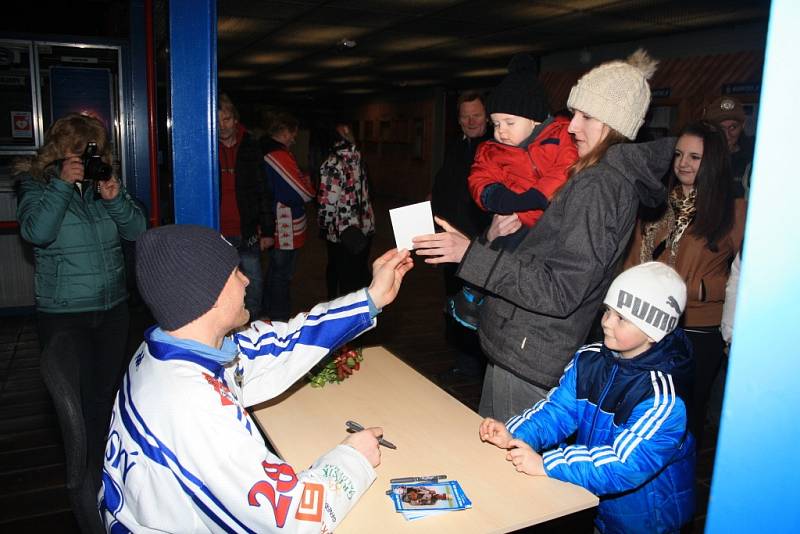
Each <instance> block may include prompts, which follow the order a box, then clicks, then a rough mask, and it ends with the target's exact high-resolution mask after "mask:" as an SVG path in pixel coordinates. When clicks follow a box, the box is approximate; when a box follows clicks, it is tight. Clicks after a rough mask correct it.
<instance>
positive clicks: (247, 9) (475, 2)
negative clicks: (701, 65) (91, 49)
mask: <svg viewBox="0 0 800 534" xmlns="http://www.w3.org/2000/svg"><path fill="white" fill-rule="evenodd" d="M217 10H218V18H219V24H218V34H219V35H218V36H219V46H218V58H219V60H218V63H219V80H220V86H221V87H222V88H223V89H224V90H226V91H230V92H235V93H237V94H238V95H241V96H244V95H245V94H247V93H251V94H253V95H255V94H258V95H261V96H262V97H263V96H264V95H272V96H273V98H276V99H281V100H283V99H286V98H290V99H291V98H301V99H325V98H328V97H344V96H348V95H351V96H360V97H363V96H365V95H370V94H376V93H385V92H387V91H397V90H400V89H401V88H413V87H425V86H444V87H451V88H463V87H477V86H485V85H487V84H491V83H493V82H494V81H495V80H496V78H497V77H498V76H501V75H503V74H505V72H506V69H505V67H506V65H507V63H508V60H509V58H510V57H511V56H512V55H513V54H514V53H516V52H530V53H531V54H533V55H536V56H539V55H545V54H549V53H553V52H558V51H564V50H572V49H581V48H582V47H585V46H589V45H600V44H604V43H614V42H626V41H635V40H639V39H644V38H649V37H655V36H659V35H667V34H676V33H682V32H689V31H696V30H701V29H709V28H715V27H723V26H731V25H736V24H747V23H753V22H765V21H766V20H767V18H768V15H769V2H768V1H758V0H750V1H736V0H725V1H723V0H714V1H702V0H680V1H659V0H549V1H548V0H545V1H532V0H510V1H500V0H498V1H487V0H325V1H320V0H316V1H313V0H306V1H304V0H285V1H264V2H257V1H246V0H219V3H218V7H217ZM345 40H350V41H353V42H354V43H355V46H352V47H348V46H347V45H346V43H345Z"/></svg>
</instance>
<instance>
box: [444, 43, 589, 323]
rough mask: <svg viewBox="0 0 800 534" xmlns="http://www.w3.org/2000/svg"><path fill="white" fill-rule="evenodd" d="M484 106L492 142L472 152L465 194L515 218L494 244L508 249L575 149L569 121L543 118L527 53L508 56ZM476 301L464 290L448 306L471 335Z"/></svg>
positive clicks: (558, 182)
mask: <svg viewBox="0 0 800 534" xmlns="http://www.w3.org/2000/svg"><path fill="white" fill-rule="evenodd" d="M486 107H487V111H488V112H489V114H490V116H491V121H492V124H493V125H494V138H495V140H489V141H486V142H484V143H483V144H481V145H480V146H479V147H478V151H477V152H476V153H475V161H474V162H473V164H472V170H471V172H470V176H469V190H470V193H471V194H472V198H473V199H474V200H475V202H476V203H477V204H478V206H480V207H481V208H482V209H484V210H486V211H490V212H492V213H497V214H501V215H510V214H512V213H516V214H517V216H518V217H519V219H520V222H521V223H522V226H523V227H522V228H520V230H519V231H517V232H516V233H514V234H512V235H509V236H506V237H502V238H498V239H496V240H495V242H496V244H497V246H500V247H503V248H506V249H513V248H515V247H516V245H517V244H518V243H519V242H520V241H521V240H522V238H523V237H524V235H525V233H526V232H527V231H528V229H529V228H531V227H532V226H533V225H534V224H536V221H537V220H538V219H539V217H541V215H542V213H543V212H544V209H545V208H547V205H548V203H549V202H550V199H551V198H553V196H554V195H555V194H556V192H557V191H558V190H559V189H560V188H561V186H562V185H564V183H565V182H566V181H567V173H568V171H569V168H570V167H572V165H573V164H574V163H575V162H576V161H577V159H578V150H577V149H576V148H575V142H574V141H573V139H572V137H571V136H570V134H569V132H568V131H567V129H568V128H569V120H568V119H566V118H564V117H555V118H554V117H550V116H549V113H548V110H549V105H548V102H547V96H546V94H545V91H544V88H543V87H542V86H541V84H540V83H539V81H538V79H537V72H536V65H535V63H534V60H533V58H531V57H530V56H529V55H527V54H518V55H516V56H514V58H513V59H512V60H511V64H510V65H509V74H508V75H507V76H506V77H505V78H504V79H503V81H502V82H501V83H500V85H498V86H497V87H496V88H495V90H494V91H492V94H491V95H490V96H489V101H488V102H487V106H486ZM482 302H483V294H482V293H480V292H479V291H478V290H476V289H474V288H470V287H465V288H464V290H463V291H462V292H461V293H458V294H456V296H455V297H454V298H453V299H451V300H450V303H449V306H450V311H451V314H452V315H453V318H454V319H456V321H458V322H459V323H461V324H462V325H464V326H466V327H467V328H470V329H472V330H475V329H477V326H478V315H479V311H480V304H481V303H482Z"/></svg>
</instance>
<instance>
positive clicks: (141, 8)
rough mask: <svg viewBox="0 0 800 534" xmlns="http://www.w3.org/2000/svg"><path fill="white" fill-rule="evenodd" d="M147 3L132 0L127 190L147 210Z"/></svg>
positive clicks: (148, 204) (148, 182)
mask: <svg viewBox="0 0 800 534" xmlns="http://www.w3.org/2000/svg"><path fill="white" fill-rule="evenodd" d="M146 35H147V34H146V31H145V3H144V1H143V0H130V36H131V37H130V47H129V49H130V56H129V65H130V73H131V76H130V80H131V82H130V84H131V87H130V91H129V93H130V101H129V102H126V109H128V110H129V112H128V113H127V114H126V116H125V119H126V121H127V123H128V126H129V127H128V130H127V131H128V132H129V134H130V135H129V136H128V139H127V141H128V142H127V145H128V158H129V159H128V165H127V166H128V169H127V172H126V174H127V184H125V185H126V187H127V189H128V192H129V193H131V194H132V195H133V196H134V197H136V199H137V200H139V201H141V202H142V203H143V204H144V205H145V206H146V207H147V210H148V212H150V211H151V205H150V146H149V137H148V128H147V123H148V119H147V62H146V56H147V54H146V50H147V42H146Z"/></svg>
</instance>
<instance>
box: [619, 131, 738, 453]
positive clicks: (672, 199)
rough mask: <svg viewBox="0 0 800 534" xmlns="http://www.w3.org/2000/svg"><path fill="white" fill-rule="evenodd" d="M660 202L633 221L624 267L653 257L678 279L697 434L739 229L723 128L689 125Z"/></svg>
mask: <svg viewBox="0 0 800 534" xmlns="http://www.w3.org/2000/svg"><path fill="white" fill-rule="evenodd" d="M667 189H668V200H667V203H666V204H665V205H664V206H663V209H662V211H661V212H660V213H657V214H656V215H657V216H656V217H655V218H654V219H655V220H649V221H640V222H639V224H638V228H637V231H636V232H635V233H634V238H633V240H632V242H631V249H630V252H629V254H628V257H627V260H626V262H625V264H626V267H629V266H632V265H636V264H638V263H644V262H648V261H653V260H656V261H660V262H663V263H666V264H668V265H669V266H671V267H673V268H674V269H675V270H676V271H677V272H678V273H679V274H680V275H681V276H682V277H683V279H684V280H685V281H686V286H687V292H688V301H687V305H686V312H685V313H684V328H685V329H686V333H687V334H688V336H689V339H690V340H691V341H692V344H693V345H694V355H695V376H694V386H693V399H692V401H691V404H690V405H689V429H690V430H691V431H692V433H693V434H694V435H695V438H696V439H697V441H698V443H699V442H700V441H701V439H702V435H703V426H704V424H705V411H706V404H707V403H708V397H709V392H710V390H711V386H712V384H713V381H714V377H715V376H716V374H717V372H718V371H719V369H720V366H721V364H722V361H723V358H724V346H725V345H724V342H723V340H722V335H721V334H720V330H719V326H720V321H721V319H722V307H723V304H724V303H725V284H726V282H727V281H728V275H729V273H730V265H731V262H732V261H733V259H734V257H735V256H736V254H737V252H739V250H740V248H741V243H742V237H743V235H744V223H745V211H746V204H745V201H744V200H743V199H741V198H736V199H735V198H734V182H733V180H732V178H731V166H730V157H729V155H728V150H727V145H726V141H725V137H724V135H723V132H722V131H721V130H720V128H719V126H717V125H716V124H713V123H711V122H707V121H699V122H694V123H692V124H689V125H688V126H686V127H685V128H683V130H682V131H681V133H680V136H679V137H678V142H677V144H676V145H675V155H674V159H673V164H672V170H671V172H670V174H669V176H668V179H667Z"/></svg>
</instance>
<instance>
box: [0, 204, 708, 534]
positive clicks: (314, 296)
mask: <svg viewBox="0 0 800 534" xmlns="http://www.w3.org/2000/svg"><path fill="white" fill-rule="evenodd" d="M401 204H402V202H399V201H392V200H387V199H379V200H378V201H377V202H376V206H375V211H376V214H377V215H378V221H377V226H378V234H377V235H376V237H375V242H374V244H373V255H377V254H379V253H380V252H383V251H384V250H386V249H388V248H390V247H392V246H393V242H394V239H393V237H392V232H391V227H390V225H389V221H388V209H390V208H392V207H395V206H397V205H401ZM309 223H310V224H309V226H310V229H309V231H310V232H311V238H310V239H309V240H308V243H307V245H306V246H305V247H304V248H303V249H302V250H301V252H300V254H299V258H298V268H297V274H296V276H295V280H294V282H293V284H292V287H293V299H294V300H293V308H294V310H295V311H301V310H304V309H308V308H309V307H310V306H312V305H313V304H315V303H317V302H319V301H321V300H323V299H324V296H325V293H326V292H325V246H324V243H323V242H322V241H321V240H319V239H316V238H314V236H316V224H315V221H314V217H313V214H310V217H309ZM442 310H443V287H442V281H441V273H440V272H439V270H438V269H436V268H434V267H431V266H427V265H425V264H424V263H423V262H421V261H419V260H418V261H417V262H416V267H415V268H414V270H413V271H411V273H409V275H408V276H407V277H406V281H405V282H404V284H403V288H402V289H401V292H400V295H399V297H398V298H397V300H396V302H395V303H394V304H392V305H391V306H389V307H387V308H386V309H385V310H384V311H383V313H381V315H380V316H379V319H378V326H377V327H376V328H375V329H374V330H372V331H370V332H368V333H367V334H365V335H364V336H362V337H361V338H360V342H361V343H362V344H364V345H373V344H380V345H384V346H385V347H387V348H388V349H389V350H391V351H392V352H393V353H395V354H396V355H398V356H399V357H400V358H402V359H403V360H405V361H406V362H408V363H409V364H410V365H412V366H413V367H414V368H415V369H417V370H418V371H419V372H420V373H422V374H423V375H425V376H426V377H428V378H430V379H431V380H434V381H436V380H437V378H436V375H437V374H439V373H441V372H443V371H445V370H447V369H448V368H449V367H450V366H451V365H452V363H453V357H454V354H453V351H452V350H451V349H450V348H449V347H448V346H447V344H446V343H445V340H444V334H443V333H444V317H443V314H442ZM152 323H153V320H152V318H151V317H150V315H149V314H148V313H147V311H146V310H145V309H144V308H143V307H142V306H140V305H136V304H135V303H133V304H132V306H131V331H130V340H129V347H130V351H129V353H131V354H132V353H133V350H134V348H135V347H136V346H137V345H138V344H139V343H140V342H141V339H142V333H143V331H144V329H145V328H147V327H148V326H150V325H151V324H152ZM440 385H442V387H443V388H444V389H445V390H446V391H448V392H449V393H450V394H451V395H453V396H454V397H455V398H457V399H458V400H460V401H461V402H463V403H464V404H465V405H466V406H468V407H469V408H471V409H473V410H476V411H477V407H478V400H479V399H480V383H479V382H478V381H477V380H473V381H470V380H465V381H463V382H460V383H454V384H440ZM328 387H335V386H328ZM707 441H709V442H711V446H710V447H709V448H708V449H705V450H704V451H701V453H700V454H699V455H698V466H697V487H698V502H697V504H698V512H697V517H696V520H695V523H694V525H693V528H690V529H688V530H689V531H691V532H695V533H701V532H703V525H704V523H705V512H706V508H707V503H708V492H709V486H710V478H711V472H712V468H713V461H714V448H713V446H714V443H713V439H711V438H708V439H707ZM539 530H543V529H539ZM544 530H547V531H558V530H561V531H570V529H566V530H565V529H564V528H553V527H552V526H551V528H549V529H544ZM0 531H2V532H63V533H72V532H78V528H77V525H76V522H75V520H74V519H73V517H72V515H71V513H70V507H69V502H68V499H67V492H66V488H65V487H64V453H63V448H62V444H61V436H60V432H59V429H58V423H57V421H56V419H55V412H54V409H53V406H52V403H51V401H50V398H49V396H48V394H47V391H46V389H45V387H44V383H43V382H42V379H41V377H40V374H39V342H38V338H37V336H36V329H35V317H34V316H33V315H31V314H28V315H25V314H19V315H14V316H7V315H6V316H3V315H0ZM537 531H538V530H537Z"/></svg>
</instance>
